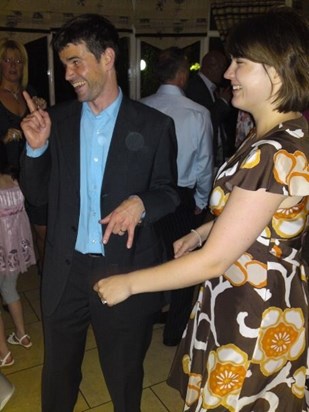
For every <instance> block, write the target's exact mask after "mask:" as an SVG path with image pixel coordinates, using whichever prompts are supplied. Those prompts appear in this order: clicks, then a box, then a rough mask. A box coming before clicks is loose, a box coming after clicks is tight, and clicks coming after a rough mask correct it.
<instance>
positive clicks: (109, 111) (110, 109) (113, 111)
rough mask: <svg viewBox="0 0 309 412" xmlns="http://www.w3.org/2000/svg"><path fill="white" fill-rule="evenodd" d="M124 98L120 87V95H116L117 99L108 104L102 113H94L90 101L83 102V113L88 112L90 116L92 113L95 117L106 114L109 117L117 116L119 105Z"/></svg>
mask: <svg viewBox="0 0 309 412" xmlns="http://www.w3.org/2000/svg"><path fill="white" fill-rule="evenodd" d="M122 98H123V93H122V90H121V88H120V87H118V96H117V97H116V99H115V100H114V101H113V102H112V103H111V104H110V105H109V106H107V107H106V108H105V109H104V110H102V111H101V112H100V113H98V114H94V113H93V112H92V110H91V109H90V106H89V104H88V102H83V113H85V114H87V115H88V116H89V115H92V116H93V117H96V118H97V117H100V116H104V117H108V118H115V117H117V115H118V112H119V107H120V105H121V102H122Z"/></svg>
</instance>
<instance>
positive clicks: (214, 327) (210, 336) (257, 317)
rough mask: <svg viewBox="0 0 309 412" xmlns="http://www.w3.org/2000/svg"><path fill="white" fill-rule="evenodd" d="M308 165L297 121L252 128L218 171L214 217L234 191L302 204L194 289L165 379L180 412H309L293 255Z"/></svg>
mask: <svg viewBox="0 0 309 412" xmlns="http://www.w3.org/2000/svg"><path fill="white" fill-rule="evenodd" d="M308 158H309V137H308V124H307V121H306V120H305V119H304V118H303V117H302V118H299V119H297V120H293V121H288V122H285V123H282V124H280V125H279V126H277V127H275V128H274V129H273V130H271V131H270V132H269V133H268V134H267V135H265V136H264V137H263V138H256V136H255V134H254V131H253V132H252V133H251V134H250V135H249V136H248V138H247V139H246V141H244V142H243V144H242V146H241V147H240V148H239V149H238V151H237V152H236V153H235V155H234V156H233V157H232V158H231V159H230V160H229V161H228V162H227V163H225V164H224V165H223V166H222V167H221V168H220V170H219V172H218V175H217V177H216V180H215V182H214V189H213V192H212V195H211V200H210V208H211V212H212V213H213V215H214V216H218V215H220V213H222V211H223V209H224V206H225V204H226V202H227V200H228V197H229V195H230V193H231V191H232V189H233V187H234V186H237V187H241V188H243V189H246V190H257V189H259V188H265V189H266V190H267V191H269V192H272V193H282V194H284V195H290V196H300V199H301V200H300V201H299V203H298V204H297V205H296V206H294V207H291V208H287V209H279V210H277V212H276V213H275V214H274V216H273V217H272V219H271V221H270V222H269V224H268V226H267V227H265V229H264V230H263V232H262V233H261V234H260V236H259V237H258V238H257V239H256V241H255V242H254V243H253V245H252V246H251V247H250V248H249V249H248V250H247V251H246V252H245V253H244V254H243V255H242V256H241V257H240V258H239V259H238V260H237V261H236V262H235V263H234V264H233V265H232V266H231V267H230V268H229V269H228V270H227V271H226V272H225V273H224V275H222V276H220V277H219V278H215V279H212V280H208V281H205V282H204V283H203V284H202V285H201V287H200V292H199V296H198V299H197V302H196V304H195V306H194V308H193V311H192V314H191V317H190V320H189V323H188V326H187V329H186V330H185V332H184V334H183V338H182V341H181V343H180V345H179V348H178V351H177V353H176V356H175V360H174V363H173V366H172V370H171V373H170V376H169V378H168V383H169V384H170V385H171V386H173V387H175V388H177V389H178V390H179V391H180V392H181V394H182V396H183V398H184V399H185V406H184V411H199V412H204V411H216V412H219V411H220V412H221V411H233V412H236V411H242V412H253V411H254V412H266V411H269V412H275V411H278V412H302V411H309V408H308V406H307V403H306V396H305V381H306V375H308V364H307V356H308V287H307V276H308V274H309V273H308V267H307V266H306V265H305V262H304V261H303V260H302V258H301V247H302V238H303V234H304V232H305V231H306V226H307V225H308V222H307V220H308V210H309V167H308ZM235 242H237V239H235ZM307 402H308V401H307Z"/></svg>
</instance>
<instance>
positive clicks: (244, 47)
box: [226, 7, 309, 113]
mask: <svg viewBox="0 0 309 412" xmlns="http://www.w3.org/2000/svg"><path fill="white" fill-rule="evenodd" d="M226 52H227V53H228V54H230V55H231V56H232V57H234V58H240V57H241V58H245V59H248V60H251V61H254V62H256V63H261V64H263V65H264V67H265V69H266V68H267V67H269V66H272V67H274V68H275V70H276V71H277V73H278V74H279V76H280V78H281V81H282V86H281V88H280V90H279V92H278V93H277V96H276V97H275V102H276V103H277V110H278V111H279V112H282V113H287V112H290V111H292V112H303V111H304V110H306V109H308V107H309V27H308V22H306V21H305V19H302V18H301V17H300V16H299V15H298V14H297V13H296V12H295V11H294V10H292V9H291V8H289V7H278V8H274V9H271V10H270V11H269V12H268V13H267V14H264V15H260V16H256V17H253V18H250V19H247V20H244V21H241V22H240V23H239V24H237V25H236V26H234V27H233V28H232V30H231V32H230V33H229V36H228V39H227V44H226Z"/></svg>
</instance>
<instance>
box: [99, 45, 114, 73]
mask: <svg viewBox="0 0 309 412" xmlns="http://www.w3.org/2000/svg"><path fill="white" fill-rule="evenodd" d="M115 58H116V54H115V50H114V49H112V48H111V47H107V48H106V49H105V51H104V52H103V53H102V56H101V59H102V61H103V62H104V64H105V67H106V69H108V70H110V69H112V68H114V64H115Z"/></svg>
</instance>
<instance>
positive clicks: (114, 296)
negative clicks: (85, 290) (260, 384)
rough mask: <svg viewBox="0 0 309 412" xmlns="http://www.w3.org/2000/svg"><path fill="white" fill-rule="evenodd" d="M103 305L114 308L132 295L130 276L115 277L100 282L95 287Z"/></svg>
mask: <svg viewBox="0 0 309 412" xmlns="http://www.w3.org/2000/svg"><path fill="white" fill-rule="evenodd" d="M93 290H94V291H95V292H97V294H98V296H99V299H101V301H102V303H103V304H107V305H108V306H114V305H116V304H117V303H120V302H122V301H124V300H126V299H127V298H129V297H130V296H131V295H132V292H131V285H130V275H114V276H110V277H108V278H105V279H101V280H99V281H98V282H97V283H96V284H95V285H94V287H93Z"/></svg>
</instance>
